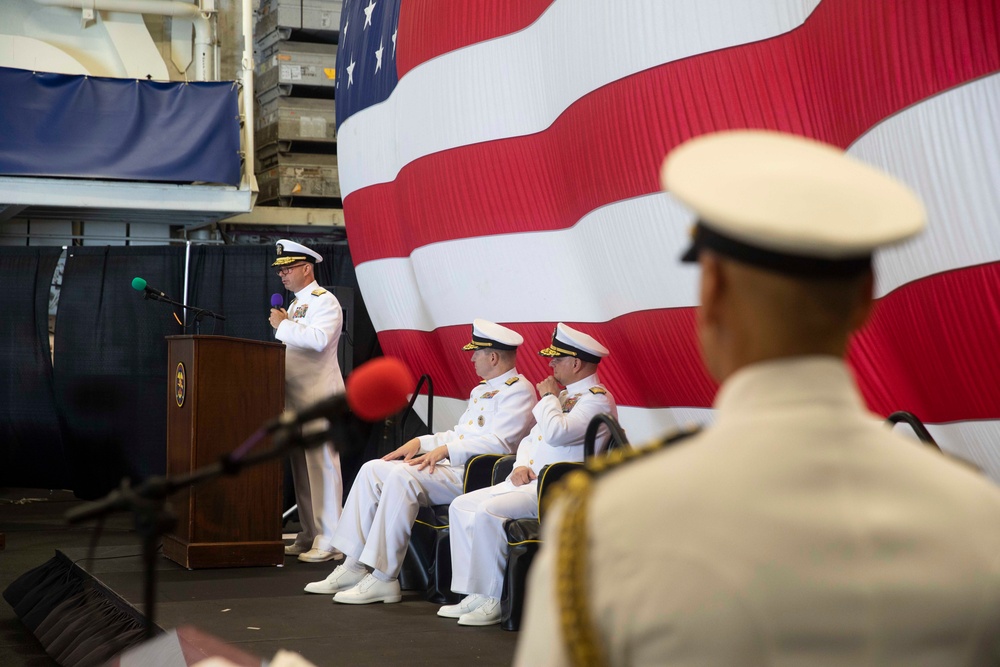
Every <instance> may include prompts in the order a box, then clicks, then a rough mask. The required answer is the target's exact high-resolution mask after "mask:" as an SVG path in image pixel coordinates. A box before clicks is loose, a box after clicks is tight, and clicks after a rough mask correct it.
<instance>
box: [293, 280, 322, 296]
mask: <svg viewBox="0 0 1000 667" xmlns="http://www.w3.org/2000/svg"><path fill="white" fill-rule="evenodd" d="M318 288H319V283H318V282H316V281H315V280H314V281H312V282H311V283H309V284H308V285H306V286H305V287H303V288H302V289H300V290H299V291H298V292H296V293H295V298H296V299H301V298H303V297H304V296H305V295H306V294H310V293H312V291H313V290H314V289H318Z"/></svg>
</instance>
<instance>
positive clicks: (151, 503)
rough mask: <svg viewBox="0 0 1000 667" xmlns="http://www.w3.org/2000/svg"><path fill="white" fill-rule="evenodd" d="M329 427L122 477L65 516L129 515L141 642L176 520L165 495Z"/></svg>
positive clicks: (149, 633)
mask: <svg viewBox="0 0 1000 667" xmlns="http://www.w3.org/2000/svg"><path fill="white" fill-rule="evenodd" d="M331 430H332V428H331V429H323V430H320V431H317V432H315V433H311V434H309V435H303V434H302V427H301V425H300V424H289V425H285V426H283V427H282V428H280V429H279V430H278V431H276V433H275V445H274V446H273V447H272V448H271V449H267V450H264V451H262V452H255V453H253V454H248V455H246V456H242V455H241V454H242V453H243V451H244V450H245V449H246V447H245V446H244V445H241V446H240V447H238V448H237V449H236V450H235V451H234V452H233V453H231V454H226V455H225V456H223V457H221V458H220V459H219V460H218V461H217V462H216V463H210V464H209V465H206V466H203V467H201V468H198V469H197V470H192V471H191V472H187V473H184V474H183V475H177V476H176V477H168V476H155V477H150V478H149V479H148V480H146V481H145V482H143V483H142V484H140V485H139V486H137V487H132V486H131V484H130V483H129V481H128V480H127V479H124V480H122V485H121V488H119V489H117V490H115V491H112V492H111V493H109V494H108V495H107V496H105V497H104V498H103V499H101V500H97V501H94V502H91V503H87V504H85V505H81V506H80V507H76V508H74V509H72V510H70V511H69V512H67V513H66V522H67V523H68V524H70V525H72V524H77V523H82V522H84V521H89V520H91V519H100V518H103V517H105V516H107V515H109V514H112V513H114V512H128V511H131V512H133V513H134V514H135V525H136V531H137V532H138V533H139V535H140V537H141V538H142V553H143V565H144V568H143V569H144V576H145V582H144V597H145V608H146V628H145V639H147V640H148V639H151V638H152V637H153V635H154V634H155V631H154V628H155V627H156V625H155V623H154V618H155V607H156V551H157V548H158V546H159V543H160V538H162V537H163V536H164V535H165V534H166V533H168V532H169V531H170V530H172V529H173V528H174V526H176V525H177V516H176V515H175V514H174V513H173V511H172V510H171V508H170V507H169V506H168V505H167V502H166V500H167V497H168V496H171V495H173V494H174V493H176V492H177V491H180V490H182V489H186V488H188V487H193V486H196V485H198V484H203V483H205V482H208V481H211V480H213V479H216V478H218V477H222V476H223V475H237V474H239V473H240V472H241V471H242V470H243V469H244V468H249V467H252V466H255V465H259V464H261V463H266V462H267V461H271V460H273V459H276V458H279V457H281V456H284V455H286V454H288V452H290V451H291V450H292V449H294V448H296V447H305V448H309V447H315V446H318V445H321V444H323V443H324V442H326V441H328V440H330V439H331ZM264 435H265V433H264V431H263V429H259V430H258V431H257V432H255V433H254V434H253V435H251V436H250V438H248V439H247V441H246V442H247V443H252V442H253V441H255V440H259V439H260V438H262V437H263V436H264Z"/></svg>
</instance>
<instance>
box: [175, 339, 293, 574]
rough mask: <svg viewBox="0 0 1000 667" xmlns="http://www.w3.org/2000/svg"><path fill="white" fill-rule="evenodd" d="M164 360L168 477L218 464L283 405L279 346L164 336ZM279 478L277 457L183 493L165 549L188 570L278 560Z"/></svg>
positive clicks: (280, 544) (281, 559)
mask: <svg viewBox="0 0 1000 667" xmlns="http://www.w3.org/2000/svg"><path fill="white" fill-rule="evenodd" d="M167 358H168V368H169V374H170V375H169V378H170V382H169V387H170V391H169V395H168V397H167V474H168V475H171V476H172V475H179V474H183V473H187V472H190V471H192V470H195V469H197V468H200V467H202V466H204V465H208V464H211V463H215V462H217V461H218V460H219V459H220V457H222V456H223V455H225V454H228V453H230V452H232V451H233V450H235V449H236V448H237V447H238V446H239V445H240V444H241V443H242V442H243V441H244V440H246V438H248V437H249V436H250V435H252V434H253V433H254V431H256V430H257V429H258V428H259V427H260V426H261V424H263V423H264V421H266V420H267V419H269V418H272V417H275V416H277V415H278V414H280V413H281V411H282V410H283V409H284V404H285V346H284V345H282V344H280V343H264V342H261V341H256V340H244V339H242V338H230V337H227V336H168V337H167ZM270 445H271V443H270V442H269V441H265V442H261V443H258V444H257V445H256V446H255V447H254V451H260V448H262V447H269V446H270ZM282 480H283V468H282V464H281V461H280V460H278V459H276V460H274V461H270V462H268V463H264V464H261V465H257V466H254V467H250V468H246V469H245V470H243V471H242V472H241V473H240V474H239V475H237V476H235V477H223V478H221V479H217V480H213V481H211V482H206V483H205V484H203V485H201V486H196V487H194V488H193V489H185V490H184V491H181V492H179V493H177V494H176V495H175V496H174V497H173V500H172V504H173V508H174V511H175V512H176V513H177V519H178V522H177V528H176V530H175V532H174V533H173V534H169V535H166V536H164V538H163V555H164V556H166V557H167V558H169V559H170V560H172V561H176V562H177V563H180V564H181V565H183V566H184V567H187V568H189V569H197V568H208V567H244V566H257V565H280V564H281V563H283V562H284V543H283V542H282V541H281V511H282V507H281V504H282V493H281V487H282Z"/></svg>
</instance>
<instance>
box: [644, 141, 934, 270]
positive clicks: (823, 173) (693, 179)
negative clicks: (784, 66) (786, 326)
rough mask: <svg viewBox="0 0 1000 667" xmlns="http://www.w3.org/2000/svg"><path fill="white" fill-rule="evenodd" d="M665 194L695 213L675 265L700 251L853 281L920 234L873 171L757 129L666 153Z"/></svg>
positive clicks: (921, 219) (918, 208)
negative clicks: (881, 250) (876, 255)
mask: <svg viewBox="0 0 1000 667" xmlns="http://www.w3.org/2000/svg"><path fill="white" fill-rule="evenodd" d="M660 182H661V185H662V186H663V189H664V190H667V191H668V192H670V194H671V195H673V196H674V197H676V198H677V199H678V200H679V201H681V202H683V203H684V204H686V205H687V206H688V207H690V208H691V209H693V210H694V212H695V213H696V214H697V216H698V221H697V224H696V226H695V228H694V233H693V237H694V238H693V243H692V246H691V248H690V249H689V250H688V251H687V252H686V253H685V255H684V256H683V258H682V259H683V261H695V260H697V257H698V251H699V250H700V249H701V248H708V249H710V250H712V251H715V252H718V253H719V254H721V255H725V256H727V257H729V258H731V259H734V260H736V261H740V262H744V263H747V264H751V265H754V266H759V267H761V268H764V269H768V270H772V271H776V272H779V273H787V274H791V275H800V276H814V277H824V276H829V277H834V276H850V275H856V274H858V273H860V272H862V271H864V270H867V269H868V268H869V267H870V266H871V256H872V252H873V251H874V250H875V249H876V248H878V247H880V246H885V245H889V244H892V243H898V242H900V241H903V240H905V239H908V238H910V237H911V236H914V235H916V234H917V233H919V232H920V231H921V230H922V229H923V228H924V225H925V224H926V220H927V213H926V211H925V210H924V206H923V204H922V203H921V202H920V199H919V198H917V196H916V194H915V193H914V192H913V191H912V190H910V188H909V187H907V186H906V185H904V184H903V183H901V182H899V181H897V180H896V179H895V178H893V177H891V176H889V175H887V174H885V173H883V172H882V171H880V170H878V169H876V168H875V167H872V166H870V165H868V164H865V163H863V162H861V161H859V160H857V159H855V158H852V157H850V156H848V155H846V154H845V153H844V152H843V151H842V150H840V149H839V148H836V147H834V146H830V145H828V144H824V143H821V142H818V141H814V140H812V139H806V138H803V137H799V136H795V135H791V134H783V133H780V132H770V131H763V130H733V131H726V132H717V133H713V134H707V135H703V136H700V137H697V138H695V139H692V140H690V141H687V142H685V143H683V144H681V145H680V146H678V147H677V148H676V149H674V150H673V151H671V153H670V155H668V156H667V159H666V161H664V163H663V168H662V169H661V171H660Z"/></svg>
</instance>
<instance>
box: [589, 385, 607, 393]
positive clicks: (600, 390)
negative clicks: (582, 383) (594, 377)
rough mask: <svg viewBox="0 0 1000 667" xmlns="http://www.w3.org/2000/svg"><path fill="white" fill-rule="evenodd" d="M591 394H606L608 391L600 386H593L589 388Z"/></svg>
mask: <svg viewBox="0 0 1000 667" xmlns="http://www.w3.org/2000/svg"><path fill="white" fill-rule="evenodd" d="M590 393H591V394H606V393H608V390H607V389H605V388H604V387H601V386H593V387H591V388H590Z"/></svg>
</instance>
